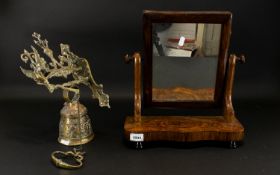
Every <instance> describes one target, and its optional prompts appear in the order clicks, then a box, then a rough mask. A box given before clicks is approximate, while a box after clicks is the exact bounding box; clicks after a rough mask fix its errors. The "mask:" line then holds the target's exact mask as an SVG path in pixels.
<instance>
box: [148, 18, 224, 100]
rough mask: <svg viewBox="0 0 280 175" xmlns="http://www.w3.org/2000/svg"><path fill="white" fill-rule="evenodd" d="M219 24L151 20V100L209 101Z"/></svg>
mask: <svg viewBox="0 0 280 175" xmlns="http://www.w3.org/2000/svg"><path fill="white" fill-rule="evenodd" d="M220 37H221V24H208V23H207V24H200V23H153V32H152V42H153V69H152V70H153V75H152V76H153V77H152V100H153V101H156V102H164V101H213V100H214V92H215V83H216V73H217V66H218V60H219V47H220Z"/></svg>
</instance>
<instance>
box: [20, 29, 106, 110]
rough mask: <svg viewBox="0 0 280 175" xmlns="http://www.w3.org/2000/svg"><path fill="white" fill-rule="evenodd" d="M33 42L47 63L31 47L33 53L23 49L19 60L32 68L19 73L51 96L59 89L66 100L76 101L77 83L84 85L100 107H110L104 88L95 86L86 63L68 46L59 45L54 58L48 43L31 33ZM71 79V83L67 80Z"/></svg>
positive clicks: (22, 69)
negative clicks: (58, 53)
mask: <svg viewBox="0 0 280 175" xmlns="http://www.w3.org/2000/svg"><path fill="white" fill-rule="evenodd" d="M32 37H33V38H34V40H33V41H34V43H35V44H36V45H37V46H38V47H39V48H41V49H42V51H43V53H44V54H45V55H46V56H47V57H48V58H49V59H50V62H47V61H46V60H45V58H43V57H41V55H40V54H39V52H38V50H37V49H36V48H35V47H34V46H31V49H32V51H27V50H24V52H23V53H22V54H21V60H22V61H23V62H25V63H29V66H30V68H31V69H24V68H22V67H20V69H21V71H22V73H23V74H24V75H26V76H27V77H29V78H31V79H33V80H34V81H35V82H36V83H37V84H38V85H43V86H45V87H46V88H47V89H48V90H49V92H50V93H53V92H54V90H56V89H62V90H63V94H64V98H65V100H66V101H72V102H73V101H78V100H79V98H80V90H79V88H78V86H79V85H80V84H83V85H86V86H88V87H89V88H90V90H91V92H92V97H93V98H97V99H98V101H99V106H101V107H104V106H106V107H108V108H109V107H110V105H109V96H108V95H107V94H105V93H104V92H103V85H102V84H97V83H96V82H95V80H94V78H93V75H92V72H91V70H90V66H89V63H88V61H87V60H86V59H85V58H80V57H78V56H77V55H75V54H74V53H73V52H71V51H70V47H69V45H67V44H60V51H61V53H60V55H58V58H55V57H54V55H53V51H52V50H51V49H50V48H49V45H48V41H47V40H46V39H41V35H40V34H38V33H33V34H32ZM55 77H57V78H64V79H66V82H64V83H60V84H59V83H58V84H54V83H52V82H51V81H50V80H51V79H52V78H55ZM69 77H71V80H69V81H67V80H68V79H69ZM69 92H72V93H74V96H73V98H72V99H69V97H68V93H69Z"/></svg>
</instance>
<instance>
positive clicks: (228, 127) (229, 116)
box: [124, 11, 245, 148]
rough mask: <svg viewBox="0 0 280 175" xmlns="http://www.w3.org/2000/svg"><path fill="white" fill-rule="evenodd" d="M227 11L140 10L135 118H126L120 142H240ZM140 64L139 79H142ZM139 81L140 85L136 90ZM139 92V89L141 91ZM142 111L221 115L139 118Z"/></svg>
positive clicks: (241, 130) (142, 116) (229, 19)
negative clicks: (140, 44) (178, 110)
mask: <svg viewBox="0 0 280 175" xmlns="http://www.w3.org/2000/svg"><path fill="white" fill-rule="evenodd" d="M231 18H232V14H231V13H230V12H178V11H177V12H174V11H172V12H171V11H144V15H143V20H144V28H143V29H144V31H143V32H144V44H145V54H144V57H143V60H141V55H140V54H139V53H134V54H133V56H128V55H127V56H126V61H130V60H134V69H135V70H134V71H135V72H134V73H135V74H134V75H135V82H134V83H135V84H134V86H135V92H134V94H135V95H134V97H135V106H134V116H128V117H126V120H125V124H124V131H125V138H126V139H127V140H128V141H131V142H135V143H136V146H137V147H142V142H150V141H177V142H195V141H208V140H209V141H212V140H213V141H228V142H229V146H230V147H232V148H236V147H237V143H239V142H240V141H242V140H243V136H244V128H243V126H242V125H241V123H240V122H239V121H238V120H237V119H236V117H235V113H234V109H233V106H232V102H231V95H232V86H233V78H234V71H235V64H236V61H241V62H244V61H245V58H244V57H243V56H242V57H237V56H235V55H230V56H228V54H227V51H228V48H229V41H230V34H231ZM141 61H143V79H142V78H141V74H142V73H141V67H142V64H141ZM142 82H143V87H142V86H141V84H142ZM142 88H143V89H142ZM141 94H143V97H144V98H143V102H144V106H145V107H153V108H183V109H193V108H195V109H198V110H200V109H201V110H204V109H221V111H223V112H222V113H221V114H220V115H214V116H213V115H212V116H211V115H209V116H208V115H203V116H191V115H188V114H186V115H184V116H181V115H180V116H176V115H174V116H166V115H164V114H163V115H154V116H144V115H141V104H142V101H141Z"/></svg>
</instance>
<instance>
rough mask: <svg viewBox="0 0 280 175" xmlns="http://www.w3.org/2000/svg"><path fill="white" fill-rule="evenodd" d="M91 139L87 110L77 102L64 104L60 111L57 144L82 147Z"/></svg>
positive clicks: (91, 132) (92, 136) (92, 135)
mask: <svg viewBox="0 0 280 175" xmlns="http://www.w3.org/2000/svg"><path fill="white" fill-rule="evenodd" d="M93 138H94V133H93V131H92V127H91V121H90V118H89V116H88V115H87V108H86V107H85V106H84V105H82V104H81V103H79V102H65V103H64V107H63V108H62V109H61V111H60V123H59V137H58V142H59V143H61V144H64V145H67V146H74V145H83V144H86V143H88V142H89V141H91V140H92V139H93Z"/></svg>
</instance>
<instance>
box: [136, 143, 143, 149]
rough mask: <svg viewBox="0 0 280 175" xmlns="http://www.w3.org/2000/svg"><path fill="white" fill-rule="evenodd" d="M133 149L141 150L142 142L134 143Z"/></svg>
mask: <svg viewBox="0 0 280 175" xmlns="http://www.w3.org/2000/svg"><path fill="white" fill-rule="evenodd" d="M135 148H136V149H143V144H142V142H135Z"/></svg>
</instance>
